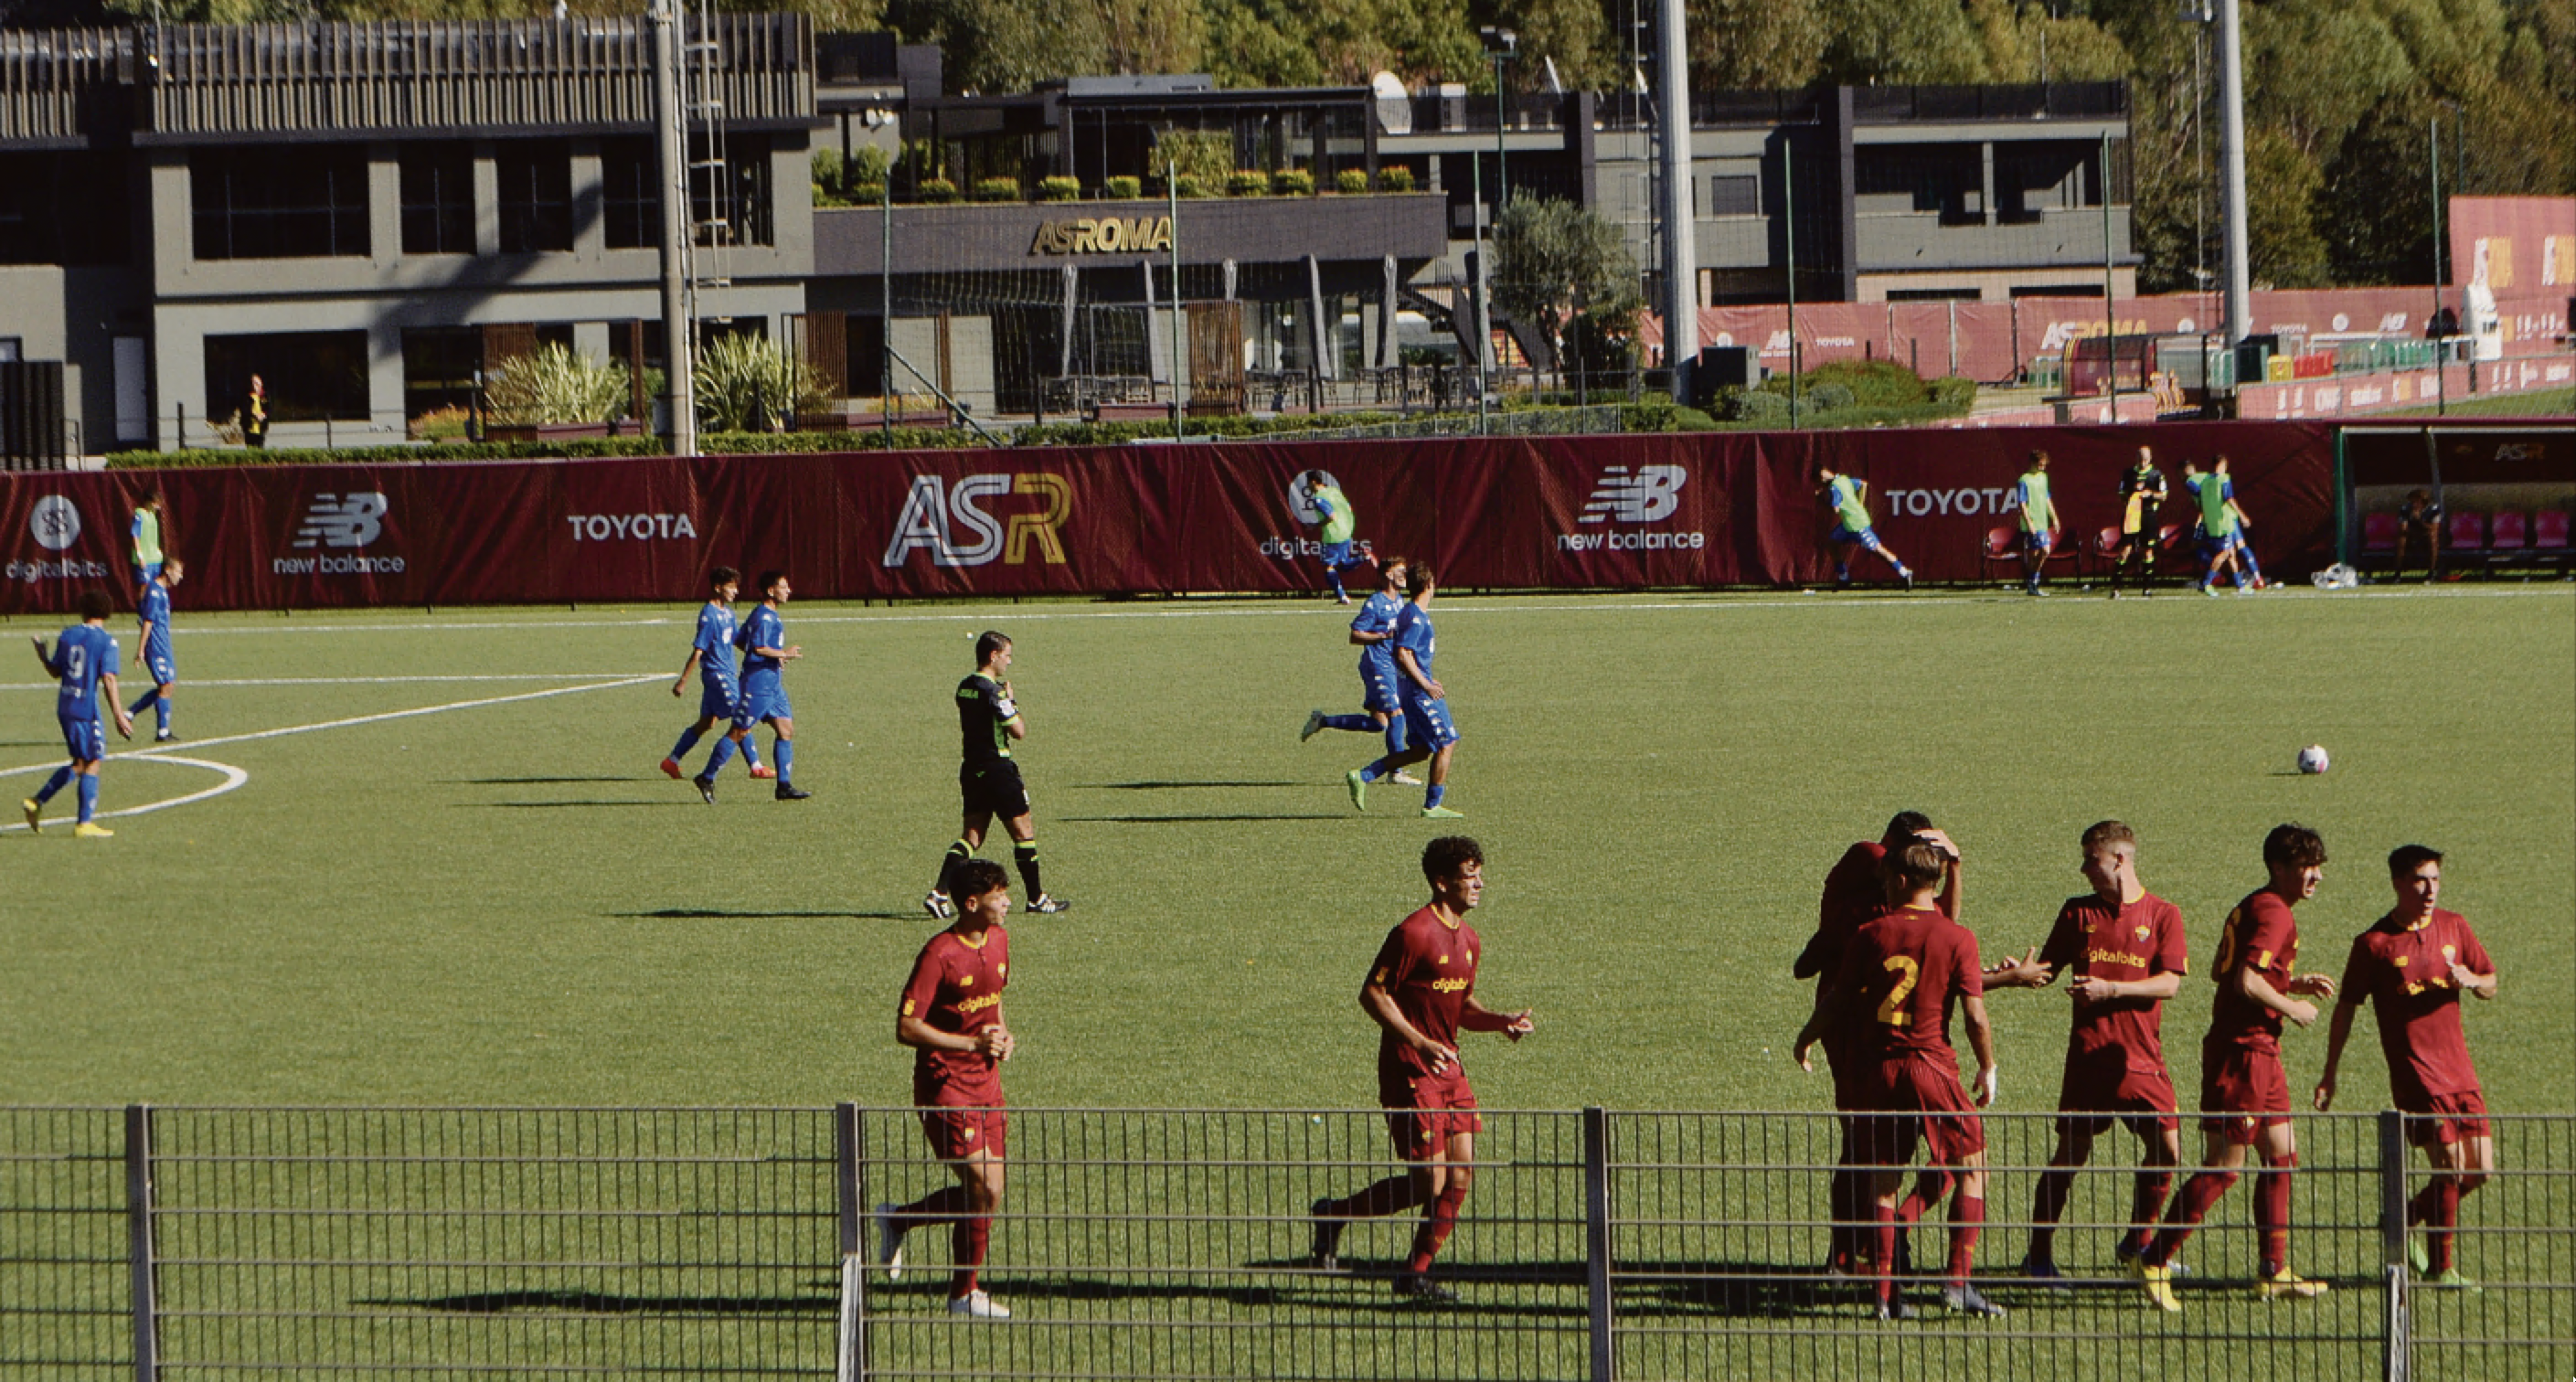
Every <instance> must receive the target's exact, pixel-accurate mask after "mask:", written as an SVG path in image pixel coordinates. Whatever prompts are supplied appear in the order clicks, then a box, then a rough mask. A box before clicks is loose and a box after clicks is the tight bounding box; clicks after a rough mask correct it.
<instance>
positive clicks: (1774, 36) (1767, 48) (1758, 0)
mask: <svg viewBox="0 0 2576 1382" xmlns="http://www.w3.org/2000/svg"><path fill="white" fill-rule="evenodd" d="M1686 17H1687V20H1688V22H1689V25H1690V66H1691V85H1692V86H1693V87H1694V88H1696V89H1700V90H1707V91H1776V90H1783V89H1786V88H1790V87H1800V86H1805V85H1806V84H1808V83H1809V82H1812V81H1814V80H1815V79H1816V73H1817V71H1818V68H1819V65H1820V62H1821V59H1820V56H1819V55H1820V54H1822V53H1823V51H1824V48H1825V21H1824V18H1823V16H1822V15H1821V14H1820V13H1818V10H1817V0H1690V7H1689V9H1688V11H1687V14H1686Z"/></svg>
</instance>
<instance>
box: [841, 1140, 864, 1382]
mask: <svg viewBox="0 0 2576 1382" xmlns="http://www.w3.org/2000/svg"><path fill="white" fill-rule="evenodd" d="M859 1127H860V1125H859V1107H858V1105H856V1104H835V1105H833V1106H832V1196H833V1199H834V1200H835V1201H837V1202H838V1203H839V1205H840V1210H841V1328H840V1335H839V1360H838V1362H837V1363H836V1365H835V1366H834V1368H833V1375H834V1377H835V1379H836V1382H860V1379H862V1378H864V1377H866V1376H867V1375H868V1300H867V1296H868V1273H867V1262H866V1260H865V1259H864V1258H862V1257H861V1256H860V1255H859V1254H860V1251H861V1248H860V1242H861V1239H860V1228H861V1226H862V1225H863V1224H865V1223H866V1222H867V1221H866V1220H865V1219H864V1218H862V1217H861V1211H860V1208H859V1188H860V1187H859V1155H860V1143H859V1138H860V1131H859Z"/></svg>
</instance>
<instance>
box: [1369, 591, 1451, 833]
mask: <svg viewBox="0 0 2576 1382" xmlns="http://www.w3.org/2000/svg"><path fill="white" fill-rule="evenodd" d="M1407 588H1408V589H1409V590H1410V591H1411V593H1412V597H1413V598H1412V599H1411V600H1409V601H1407V602H1406V604H1405V606H1404V608H1402V609H1401V610H1398V611H1397V612H1396V616H1395V637H1394V643H1395V670H1396V684H1395V687H1396V690H1395V695H1396V703H1397V705H1398V706H1399V708H1400V709H1401V711H1402V714H1403V726H1404V739H1403V744H1402V747H1400V748H1392V749H1389V750H1388V752H1387V755H1386V756H1385V757H1384V758H1381V759H1379V760H1377V761H1376V762H1374V763H1371V764H1369V765H1368V766H1366V767H1361V768H1353V769H1351V770H1350V772H1349V773H1348V774H1347V775H1346V776H1344V777H1343V779H1342V784H1343V785H1344V786H1345V787H1348V788H1349V789H1350V793H1351V805H1353V806H1356V807H1358V808H1359V809H1361V810H1362V811H1366V810H1367V809H1368V789H1369V784H1370V783H1372V782H1375V781H1377V780H1378V779H1379V778H1382V777H1393V776H1395V775H1396V774H1397V772H1398V771H1400V770H1401V769H1403V768H1404V767H1405V766H1406V765H1408V764H1412V763H1419V762H1422V761H1423V760H1424V759H1429V760H1430V761H1431V785H1430V786H1429V787H1428V788H1426V789H1424V791H1423V794H1422V814H1423V815H1424V816H1425V817H1427V818H1429V819H1432V820H1456V819H1458V818H1459V817H1460V816H1462V815H1463V814H1465V813H1463V812H1459V811H1453V810H1451V809H1449V808H1448V807H1446V806H1443V805H1441V804H1440V802H1441V798H1443V797H1446V796H1447V795H1448V794H1449V757H1450V754H1451V752H1452V751H1453V750H1454V749H1456V747H1457V745H1458V729H1457V726H1455V725H1453V724H1451V723H1450V721H1449V691H1448V688H1446V687H1444V686H1442V685H1441V684H1440V683H1439V682H1437V681H1435V680H1433V679H1432V675H1431V659H1432V654H1433V652H1434V651H1435V649H1436V647H1437V640H1436V639H1435V638H1434V637H1433V636H1432V629H1431V597H1432V596H1433V595H1435V594H1437V593H1439V589H1440V582H1439V578H1438V577H1437V576H1436V575H1435V574H1434V573H1433V572H1432V570H1431V567H1430V566H1429V565H1428V564H1427V563H1422V562H1416V563H1414V564H1413V565H1412V567H1411V574H1410V577H1409V579H1408V581H1407ZM1387 737H1388V739H1389V740H1390V741H1393V740H1394V738H1395V731H1394V730H1393V729H1389V730H1388V732H1387Z"/></svg>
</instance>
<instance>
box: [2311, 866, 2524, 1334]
mask: <svg viewBox="0 0 2576 1382" xmlns="http://www.w3.org/2000/svg"><path fill="white" fill-rule="evenodd" d="M2388 881H2389V884H2390V886H2392V887H2393V888H2395V889H2396V891H2397V906H2396V908H2395V909H2394V910H2392V911H2391V912H2389V914H2388V915H2386V916H2384V917H2381V918H2380V919H2379V924H2378V925H2376V926H2373V927H2371V928H2370V929H2369V930H2367V931H2364V932H2362V933H2361V934H2360V935H2358V936H2355V937H2353V941H2352V957H2351V958H2350V959H2348V960H2347V961H2345V962H2344V967H2343V994H2342V999H2341V1001H2339V1002H2338V1003H2336V1004H2335V1013H2334V1024H2333V1025H2332V1026H2331V1027H2330V1028H2328V1030H2327V1035H2326V1070H2325V1073H2324V1074H2323V1075H2320V1076H2318V1077H2317V1090H2316V1105H2317V1112H2319V1113H2323V1112H2325V1111H2326V1110H2328V1109H2330V1108H2332V1107H2334V1093H2335V1071H2336V1068H2337V1067H2338V1066H2340V1065H2341V1064H2342V1061H2343V1044H2344V1042H2345V1041H2346V1040H2347V1039H2349V1038H2350V1037H2351V1036H2352V1019H2353V1014H2355V1013H2356V1012H2358V1011H2360V1009H2361V1005H2362V1004H2364V1003H2370V1004H2373V1005H2374V1006H2375V1007H2376V1008H2377V1009H2378V1017H2379V1049H2380V1051H2381V1053H2382V1054H2384V1055H2385V1056H2387V1058H2388V1089H2389V1094H2390V1096H2391V1097H2392V1098H2394V1099H2395V1100H2396V1101H2397V1107H2398V1108H2399V1109H2401V1110H2403V1111H2404V1112H2406V1113H2408V1114H2411V1115H2413V1116H2412V1117H2409V1118H2408V1119H2407V1120H2406V1136H2407V1140H2408V1141H2411V1142H2413V1143H2414V1144H2415V1145H2416V1146H2418V1147H2421V1148H2423V1149H2424V1156H2425V1159H2426V1160H2428V1161H2430V1162H2431V1163H2432V1164H2433V1179H2432V1182H2431V1183H2430V1184H2428V1185H2426V1186H2425V1187H2424V1188H2423V1189H2422V1190H2420V1191H2417V1192H2416V1194H2415V1198H2413V1199H2411V1200H2408V1201H2407V1202H2406V1222H2407V1224H2408V1226H2409V1227H2412V1226H2414V1225H2417V1224H2422V1225H2424V1226H2425V1227H2426V1228H2428V1229H2430V1230H2431V1231H2430V1232H2429V1233H2427V1234H2426V1235H2425V1236H2426V1237H2427V1238H2428V1239H2430V1240H2431V1244H2430V1251H2427V1250H2426V1246H2425V1245H2424V1244H2420V1243H2417V1242H2416V1241H2414V1240H2413V1239H2412V1238H2409V1239H2408V1240H2407V1245H2406V1253H2407V1258H2408V1261H2409V1263H2410V1264H2411V1265H2412V1266H2413V1267H2414V1269H2415V1271H2416V1272H2417V1273H2418V1274H2421V1275H2422V1276H2423V1278H2424V1279H2423V1282H2422V1283H2421V1284H2423V1285H2426V1286H2436V1287H2443V1288H2448V1289H2454V1290H2467V1291H2474V1290H2477V1289H2478V1284H2477V1283H2476V1282H2474V1281H2471V1280H2470V1279H2469V1278H2468V1277H2467V1276H2466V1275H2464V1274H2462V1272H2461V1271H2460V1269H2459V1267H2458V1266H2457V1265H2456V1264H2455V1262H2454V1260H2453V1248H2452V1243H2453V1239H2454V1236H2455V1235H2456V1234H2457V1232H2458V1229H2459V1223H2460V1201H2462V1200H2464V1199H2467V1198H2468V1196H2469V1193H2470V1192H2471V1191H2473V1190H2476V1189H2477V1188H2478V1187H2479V1186H2481V1185H2484V1184H2486V1183H2487V1177H2488V1176H2489V1175H2491V1174H2493V1173H2494V1171H2495V1131H2494V1129H2493V1128H2492V1127H2491V1126H2490V1125H2489V1124H2488V1123H2487V1101H2486V1095H2485V1094H2484V1092H2482V1091H2481V1090H2480V1089H2479V1088H2478V1071H2477V1067H2476V1066H2475V1065H2473V1064H2471V1063H2470V1061H2469V1038H2468V1034H2467V1032H2465V1031H2464V1030H2462V1028H2461V1026H2460V995H2461V994H2463V993H2474V994H2476V995H2477V996H2478V997H2479V998H2480V999H2491V998H2493V997H2495V996H2496V967H2495V961H2494V960H2493V959H2491V958H2489V957H2488V955H2487V950H2486V947H2485V946H2483V945H2480V944H2478V936H2477V933H2476V932H2474V931H2472V930H2470V929H2469V923H2468V919H2467V918H2466V917H2463V916H2461V915H2460V914H2459V913H2457V912H2446V911H2443V910H2442V909H2441V908H2439V907H2437V906H2435V905H2434V904H2435V903H2436V902H2438V901H2439V900H2440V899H2441V896H2442V855H2441V852H2440V851H2438V850H2432V849H2427V848H2425V847H2424V846H2422V845H2407V846H2405V847H2403V848H2401V849H2399V850H2397V851H2396V852H2395V853H2393V854H2391V855H2389V856H2388Z"/></svg>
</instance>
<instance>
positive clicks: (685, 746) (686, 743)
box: [671, 725, 703, 763]
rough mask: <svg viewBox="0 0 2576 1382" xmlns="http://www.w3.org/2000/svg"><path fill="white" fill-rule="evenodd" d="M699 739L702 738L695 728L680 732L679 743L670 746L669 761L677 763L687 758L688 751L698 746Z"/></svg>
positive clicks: (691, 727)
mask: <svg viewBox="0 0 2576 1382" xmlns="http://www.w3.org/2000/svg"><path fill="white" fill-rule="evenodd" d="M701 737H703V736H701V735H700V734H699V733H698V731H697V727H696V726H694V725H692V726H690V727H689V728H687V729H684V730H681V731H680V742H678V743H676V744H673V745H672V746H671V761H672V762H674V763H677V762H679V761H680V760H681V759H683V758H686V757H688V756H689V750H691V749H693V748H696V747H697V746H698V740H699V739H700V738H701Z"/></svg>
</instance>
